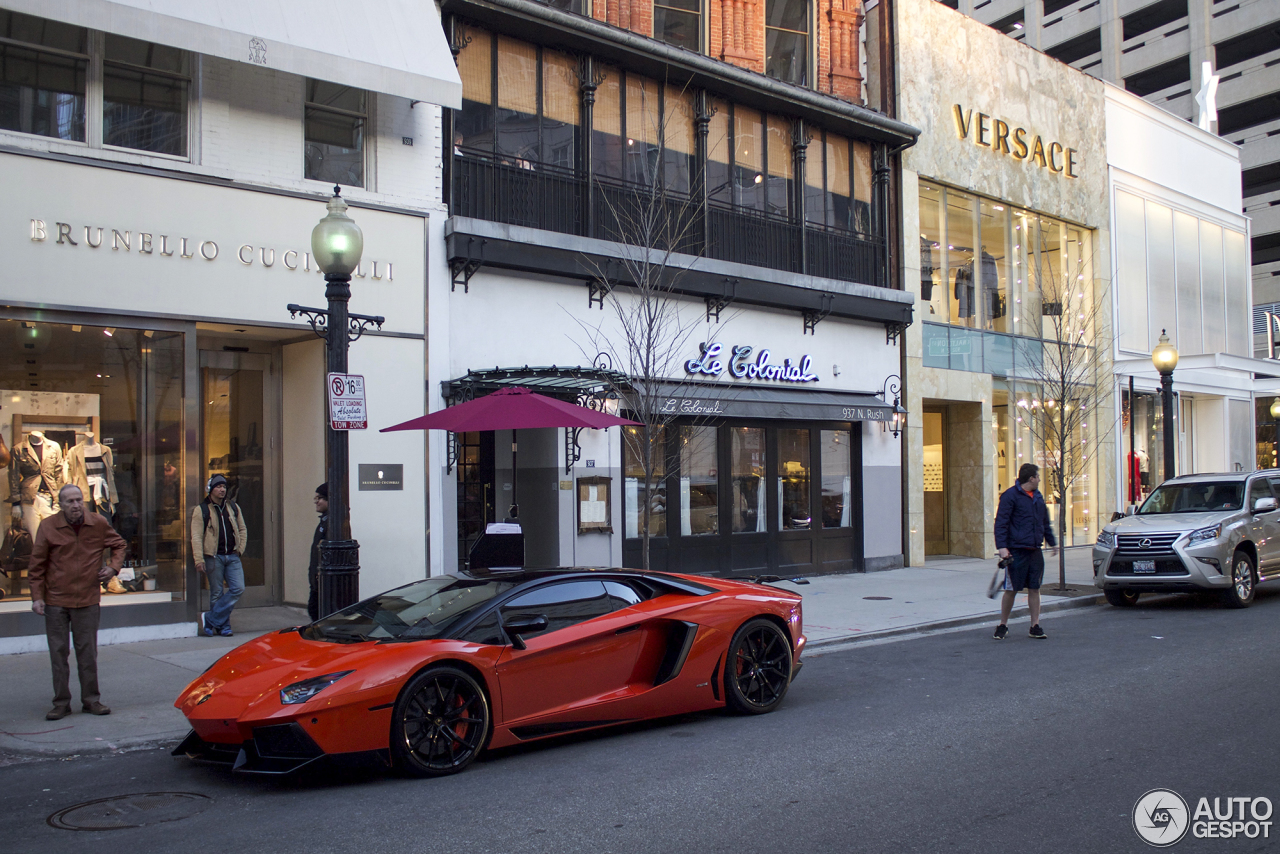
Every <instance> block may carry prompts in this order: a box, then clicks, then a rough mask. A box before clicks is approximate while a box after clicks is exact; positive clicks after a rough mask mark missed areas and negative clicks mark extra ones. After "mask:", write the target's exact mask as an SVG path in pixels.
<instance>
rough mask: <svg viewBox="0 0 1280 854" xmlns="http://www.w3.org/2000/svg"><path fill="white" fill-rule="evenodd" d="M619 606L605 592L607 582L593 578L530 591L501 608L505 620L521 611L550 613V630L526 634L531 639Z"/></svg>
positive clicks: (574, 624) (601, 614)
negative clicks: (603, 582)
mask: <svg viewBox="0 0 1280 854" xmlns="http://www.w3.org/2000/svg"><path fill="white" fill-rule="evenodd" d="M615 607H616V605H615V603H614V602H613V600H611V599H610V598H609V596H608V594H607V593H605V589H604V584H602V583H601V582H599V581H595V580H590V581H565V582H562V583H560V584H550V585H547V586H546V587H539V588H538V589H536V590H530V591H529V592H528V593H526V594H524V595H523V596H518V597H516V598H515V599H513V600H511V601H510V602H508V603H507V604H505V605H503V606H502V608H501V611H502V620H503V622H504V623H505V622H506V621H507V620H509V619H510V618H511V617H513V616H515V615H517V614H519V615H528V616H535V617H536V616H538V615H539V614H542V615H545V616H546V618H547V630H546V631H545V632H539V633H538V634H528V635H525V636H524V637H525V639H526V640H528V639H529V638H536V637H538V635H545V634H550V633H551V632H558V631H560V630H561V629H567V628H569V627H570V626H576V625H577V624H578V623H585V622H586V621H587V620H591V619H594V618H596V617H603V616H604V615H605V614H608V613H611V612H612V611H613V610H615Z"/></svg>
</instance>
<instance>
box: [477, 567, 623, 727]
mask: <svg viewBox="0 0 1280 854" xmlns="http://www.w3.org/2000/svg"><path fill="white" fill-rule="evenodd" d="M626 604H627V603H625V602H623V601H622V600H620V599H619V598H618V597H617V596H615V595H611V594H610V592H609V591H607V590H606V589H605V585H604V583H603V582H601V581H599V580H596V579H578V580H571V581H561V582H556V583H552V584H547V585H544V586H542V587H539V588H536V589H534V590H531V591H529V592H528V593H525V594H523V595H521V596H519V597H517V598H515V599H513V600H512V601H510V602H507V603H504V604H503V605H502V606H501V607H500V608H499V614H500V616H501V618H502V620H503V621H504V622H505V621H507V620H509V619H510V618H512V617H515V616H517V615H519V616H539V615H542V616H545V617H546V618H547V623H548V625H547V630H546V631H545V632H541V633H539V634H536V635H525V636H524V638H523V639H524V643H525V649H517V648H516V647H515V646H514V645H511V646H508V647H507V648H506V649H505V650H504V651H503V653H502V656H501V657H500V658H499V660H498V664H497V674H498V682H499V684H500V686H501V688H502V707H503V708H502V717H503V721H502V722H503V723H504V724H513V723H515V724H518V723H520V722H531V721H533V720H536V719H545V720H557V721H562V722H571V721H575V720H581V721H584V722H587V721H592V720H596V719H597V718H598V717H599V715H598V713H593V712H592V711H591V709H590V707H591V706H597V705H599V704H601V703H602V702H603V701H605V700H607V699H609V698H610V697H614V696H618V695H619V694H621V692H622V691H623V689H624V688H625V687H626V685H627V683H628V680H629V678H630V676H631V674H632V672H633V671H634V670H635V665H636V660H637V658H638V656H639V652H640V646H641V643H642V637H643V633H642V632H638V631H631V630H630V623H631V622H632V621H630V620H629V619H628V617H627V614H626V613H625V612H618V609H619V608H620V607H625V605H626ZM615 612H618V613H615Z"/></svg>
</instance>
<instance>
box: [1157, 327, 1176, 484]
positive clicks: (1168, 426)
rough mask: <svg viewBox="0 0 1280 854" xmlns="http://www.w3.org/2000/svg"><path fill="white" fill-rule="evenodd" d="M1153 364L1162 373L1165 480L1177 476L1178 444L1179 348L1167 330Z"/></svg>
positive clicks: (1158, 346) (1163, 334)
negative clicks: (1175, 411)
mask: <svg viewBox="0 0 1280 854" xmlns="http://www.w3.org/2000/svg"><path fill="white" fill-rule="evenodd" d="M1151 364H1153V365H1155V366H1156V370H1157V371H1159V372H1160V411H1161V416H1162V417H1163V419H1164V479H1165V480H1168V479H1169V478H1171V477H1173V476H1174V475H1175V474H1176V469H1175V467H1174V464H1173V455H1174V453H1175V452H1176V451H1177V443H1176V442H1175V441H1174V434H1173V369H1174V368H1176V367H1178V348H1177V347H1175V346H1173V344H1171V343H1169V336H1168V335H1167V334H1166V333H1165V330H1163V329H1161V330H1160V341H1159V342H1158V343H1157V344H1156V346H1155V349H1154V350H1152V351H1151Z"/></svg>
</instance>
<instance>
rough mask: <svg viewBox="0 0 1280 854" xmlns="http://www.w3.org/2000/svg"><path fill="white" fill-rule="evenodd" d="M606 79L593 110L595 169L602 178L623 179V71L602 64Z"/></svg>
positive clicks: (592, 127) (601, 84)
mask: <svg viewBox="0 0 1280 854" xmlns="http://www.w3.org/2000/svg"><path fill="white" fill-rule="evenodd" d="M601 73H602V76H603V77H604V79H603V80H602V81H601V82H600V85H599V86H598V87H596V104H595V107H593V108H592V113H591V120H592V125H591V146H592V148H591V151H592V156H593V157H594V158H595V162H594V164H593V166H592V168H593V169H594V170H595V172H596V174H597V175H599V176H600V177H602V178H616V179H618V180H621V179H622V163H623V160H624V157H625V155H624V153H623V145H622V72H621V71H619V70H618V69H616V68H606V67H601Z"/></svg>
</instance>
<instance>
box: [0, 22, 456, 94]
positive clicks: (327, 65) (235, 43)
mask: <svg viewBox="0 0 1280 854" xmlns="http://www.w3.org/2000/svg"><path fill="white" fill-rule="evenodd" d="M3 5H4V7H5V8H7V9H12V10H14V11H18V12H25V13H27V14H30V15H37V16H39V17H42V18H52V19H54V20H58V21H65V22H67V23H70V24H76V25H78V26H82V27H89V28H90V29H95V30H103V31H105V32H108V33H115V34H117V35H122V36H129V37H131V38H135V39H142V40H144V41H149V42H156V43H157V44H164V45H169V46H171V47H177V48H182V49H184V50H190V51H193V52H196V53H203V54H209V55H212V56H218V57H222V58H223V59H230V60H234V61H236V62H246V63H250V64H253V65H259V66H261V67H263V68H274V69H277V70H279V71H287V72H289V73H291V74H297V75H300V76H304V77H314V78H316V79H319V80H327V81H329V82H331V83H341V84H343V85H346V86H354V87H356V88H359V89H367V90H369V91H373V92H381V93H384V94H388V95H398V96H400V97H403V98H409V99H411V100H414V101H425V102H426V103H429V104H438V105H440V106H442V107H453V108H455V109H457V108H459V107H461V106H462V82H461V80H460V79H459V78H458V69H457V68H456V67H455V66H454V64H453V55H452V54H451V53H450V51H449V47H448V45H447V44H446V42H445V37H444V30H443V29H442V28H441V26H440V16H439V14H438V13H437V11H436V5H435V3H433V2H431V0H358V2H350V0H347V2H336V0H4V4H3Z"/></svg>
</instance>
